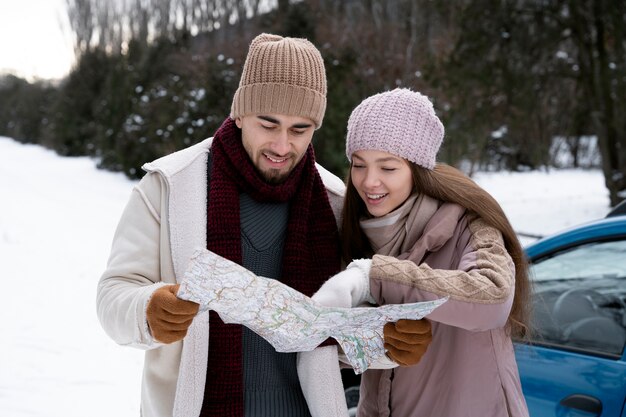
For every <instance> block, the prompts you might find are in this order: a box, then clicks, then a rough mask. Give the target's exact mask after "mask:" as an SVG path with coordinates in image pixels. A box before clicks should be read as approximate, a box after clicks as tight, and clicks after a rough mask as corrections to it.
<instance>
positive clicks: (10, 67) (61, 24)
mask: <svg viewBox="0 0 626 417" xmlns="http://www.w3.org/2000/svg"><path fill="white" fill-rule="evenodd" d="M69 33H70V31H69V23H68V19H67V13H66V9H65V0H0V74H6V73H11V74H14V75H17V76H19V77H22V78H26V79H28V80H31V81H33V80H35V79H59V78H63V77H64V76H65V75H67V74H68V73H69V70H70V68H71V66H72V64H73V59H74V53H73V47H72V40H71V36H70V34H69Z"/></svg>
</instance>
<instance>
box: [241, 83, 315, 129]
mask: <svg viewBox="0 0 626 417" xmlns="http://www.w3.org/2000/svg"><path fill="white" fill-rule="evenodd" d="M325 111H326V97H325V96H324V95H322V94H321V93H320V92H319V91H315V90H311V89H309V88H306V87H301V86H295V85H288V84H281V83H257V84H250V85H245V86H242V87H239V88H238V89H237V91H236V92H235V96H234V98H233V105H232V111H231V117H232V118H233V119H234V118H236V117H239V116H244V115H246V114H258V113H277V114H285V115H289V116H301V117H306V118H309V119H311V120H313V122H314V123H315V126H316V128H319V127H320V126H321V125H322V120H323V119H324V113H325Z"/></svg>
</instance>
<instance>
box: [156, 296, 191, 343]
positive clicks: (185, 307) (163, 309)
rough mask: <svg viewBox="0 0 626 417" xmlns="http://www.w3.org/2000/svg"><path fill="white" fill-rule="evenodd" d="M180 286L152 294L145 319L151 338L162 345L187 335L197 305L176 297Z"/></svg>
mask: <svg viewBox="0 0 626 417" xmlns="http://www.w3.org/2000/svg"><path fill="white" fill-rule="evenodd" d="M178 287H180V284H176V285H167V286H165V287H161V288H159V289H158V290H156V291H155V292H154V294H152V298H151V299H150V302H149V303H148V308H147V309H146V319H147V320H148V326H150V331H151V332H152V337H154V338H155V339H156V340H158V341H159V342H162V343H173V342H176V341H178V340H181V339H182V338H183V337H185V335H186V334H187V329H188V328H189V326H190V325H191V322H192V321H193V318H194V317H195V315H196V313H198V309H199V308H200V305H199V304H196V303H192V302H191V301H186V300H181V299H179V298H177V297H176V294H177V293H178Z"/></svg>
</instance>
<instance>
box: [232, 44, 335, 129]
mask: <svg viewBox="0 0 626 417" xmlns="http://www.w3.org/2000/svg"><path fill="white" fill-rule="evenodd" d="M325 111H326V72H325V70H324V60H323V59H322V55H321V54H320V52H319V51H318V50H317V48H316V47H315V46H314V45H313V44H312V43H311V42H309V41H308V40H306V39H298V38H283V37H282V36H278V35H271V34H267V33H263V34H261V35H259V36H257V37H256V38H254V39H253V40H252V42H251V43H250V49H249V51H248V56H247V57H246V62H245V63H244V66H243V72H242V74H241V80H240V81H239V88H237V91H236V92H235V96H234V98H233V105H232V108H231V112H230V116H231V117H232V118H233V119H234V118H236V117H239V116H245V115H247V114H258V113H277V114H285V115H290V116H301V117H306V118H309V119H311V120H313V122H314V123H315V126H316V128H319V127H320V126H321V125H322V119H323V118H324V112H325Z"/></svg>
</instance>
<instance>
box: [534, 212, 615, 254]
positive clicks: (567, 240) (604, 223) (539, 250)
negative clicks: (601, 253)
mask: <svg viewBox="0 0 626 417" xmlns="http://www.w3.org/2000/svg"><path fill="white" fill-rule="evenodd" d="M618 207H619V206H618ZM616 208H617V207H616ZM619 237H624V238H626V215H619V214H609V217H606V218H604V219H599V220H594V221H591V222H588V223H583V224H580V225H577V226H573V227H570V228H568V229H565V230H562V231H560V232H557V233H555V234H553V235H550V236H547V237H544V238H543V239H540V240H538V241H536V242H533V243H531V244H530V245H528V246H527V247H526V248H525V250H526V254H527V256H528V257H529V258H530V259H531V260H535V259H537V258H540V257H543V256H545V255H548V254H550V253H553V252H555V251H557V250H563V249H567V248H569V247H572V246H577V245H580V244H583V243H586V242H591V241H598V240H612V239H616V238H619Z"/></svg>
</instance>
